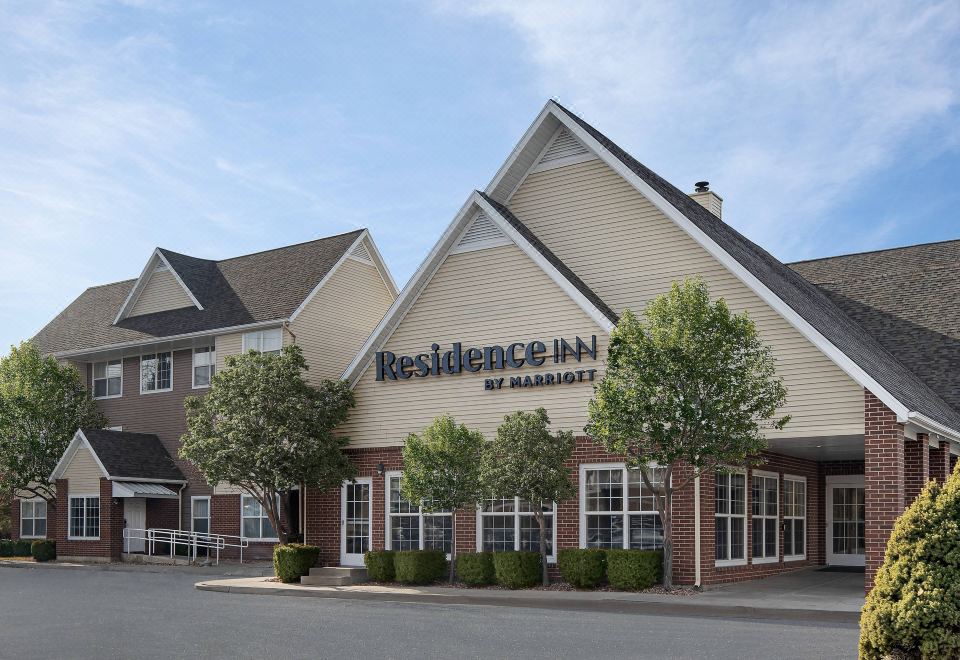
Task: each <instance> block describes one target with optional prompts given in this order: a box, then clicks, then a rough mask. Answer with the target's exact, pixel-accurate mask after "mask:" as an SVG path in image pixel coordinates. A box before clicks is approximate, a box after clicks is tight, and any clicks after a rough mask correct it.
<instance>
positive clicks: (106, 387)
mask: <svg viewBox="0 0 960 660" xmlns="http://www.w3.org/2000/svg"><path fill="white" fill-rule="evenodd" d="M120 396H123V360H110V361H109V362H96V363H94V365H93V398H94V399H114V398H117V397H120Z"/></svg>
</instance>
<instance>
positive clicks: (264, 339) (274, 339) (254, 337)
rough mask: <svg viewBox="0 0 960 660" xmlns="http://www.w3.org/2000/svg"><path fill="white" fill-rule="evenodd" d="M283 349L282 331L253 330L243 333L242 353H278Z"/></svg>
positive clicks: (279, 329)
mask: <svg viewBox="0 0 960 660" xmlns="http://www.w3.org/2000/svg"><path fill="white" fill-rule="evenodd" d="M281 348H283V331H282V329H281V328H270V329H269V330H254V331H253V332H245V333H243V352H244V353H246V352H247V351H257V352H259V353H279V352H280V349H281Z"/></svg>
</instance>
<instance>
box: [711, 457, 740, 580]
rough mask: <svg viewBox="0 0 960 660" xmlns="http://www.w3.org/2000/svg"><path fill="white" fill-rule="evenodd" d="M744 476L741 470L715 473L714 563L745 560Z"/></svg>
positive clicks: (720, 563)
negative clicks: (715, 561)
mask: <svg viewBox="0 0 960 660" xmlns="http://www.w3.org/2000/svg"><path fill="white" fill-rule="evenodd" d="M746 482H747V475H746V474H744V473H742V472H717V476H716V487H715V493H714V502H715V510H714V523H715V525H716V537H715V541H716V560H717V564H718V565H720V566H722V565H724V564H742V563H744V562H745V561H746V557H747V555H746V552H745V550H746V540H747V518H746V502H747V490H746Z"/></svg>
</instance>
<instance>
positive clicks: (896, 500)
mask: <svg viewBox="0 0 960 660" xmlns="http://www.w3.org/2000/svg"><path fill="white" fill-rule="evenodd" d="M863 421H864V457H865V461H864V463H865V466H864V467H865V470H864V475H865V476H864V484H865V493H864V496H865V503H866V552H867V555H866V580H865V582H866V588H867V589H868V590H869V589H870V588H872V587H873V576H874V575H875V574H876V572H877V569H878V568H880V564H881V563H883V553H884V551H885V549H886V547H887V540H888V539H889V538H890V532H891V531H893V524H894V522H895V521H896V519H897V516H899V515H900V514H901V513H902V512H903V508H904V441H903V425H902V424H899V423H898V422H897V416H896V414H894V413H893V411H891V410H890V409H889V408H887V407H886V406H885V405H884V404H883V403H882V402H881V401H880V400H879V399H877V398H876V397H875V396H874V395H873V394H872V393H870V392H866V393H865V397H864V420H863Z"/></svg>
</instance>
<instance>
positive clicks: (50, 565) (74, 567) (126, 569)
mask: <svg viewBox="0 0 960 660" xmlns="http://www.w3.org/2000/svg"><path fill="white" fill-rule="evenodd" d="M0 568H20V569H27V570H30V569H35V568H36V569H43V570H51V569H55V570H61V571H109V572H114V573H169V572H170V571H171V569H178V568H180V569H182V568H184V567H183V566H172V565H170V566H168V565H163V564H123V563H110V564H79V563H69V564H62V563H57V562H55V561H52V562H32V561H17V560H9V559H7V560H2V561H0ZM184 572H186V571H184ZM191 573H192V574H193V575H194V576H195V577H198V578H207V579H211V578H212V579H230V578H256V577H273V570H272V569H271V570H270V571H269V574H267V573H264V572H263V571H261V574H260V575H250V574H239V573H234V574H230V573H205V572H200V570H199V569H198V570H197V572H192V571H191Z"/></svg>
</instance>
